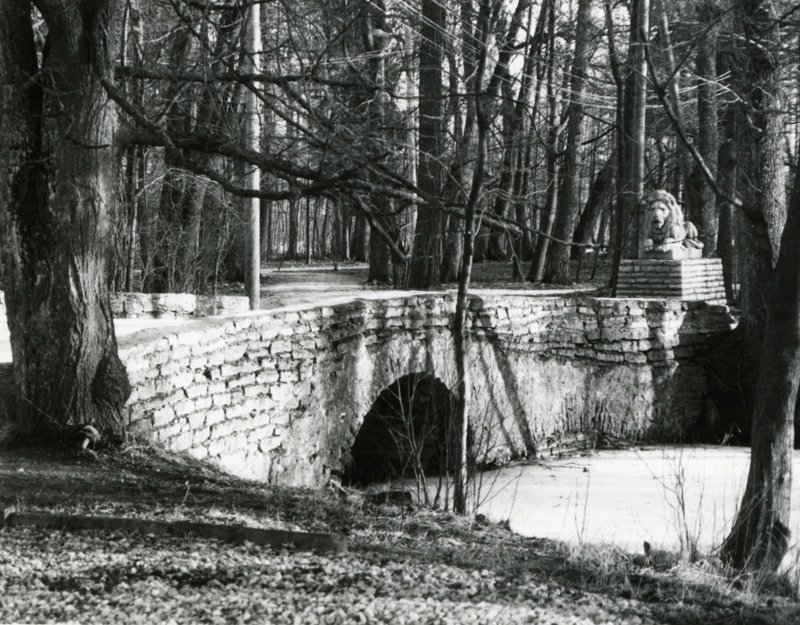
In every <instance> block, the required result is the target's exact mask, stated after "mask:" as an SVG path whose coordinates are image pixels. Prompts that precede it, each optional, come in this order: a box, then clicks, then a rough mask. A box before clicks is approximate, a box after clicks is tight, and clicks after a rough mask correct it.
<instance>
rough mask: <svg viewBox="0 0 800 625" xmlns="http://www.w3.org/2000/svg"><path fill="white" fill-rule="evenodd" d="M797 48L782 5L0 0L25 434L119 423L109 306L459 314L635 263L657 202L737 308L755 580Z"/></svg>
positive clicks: (4, 232)
mask: <svg viewBox="0 0 800 625" xmlns="http://www.w3.org/2000/svg"><path fill="white" fill-rule="evenodd" d="M257 9H260V10H257ZM798 26H800V7H798V5H797V4H796V2H795V1H793V0H677V1H671V2H667V1H666V0H628V1H612V0H504V1H501V0H418V1H417V2H411V1H410V0H240V1H237V0H69V1H68V0H34V1H32V2H29V1H24V0H0V139H2V140H0V165H2V168H3V169H2V175H0V243H1V244H2V254H1V260H2V263H1V264H2V285H3V289H4V291H5V296H6V302H7V307H8V319H9V326H10V331H11V342H12V350H13V357H14V363H15V375H16V379H17V388H18V391H19V395H20V397H21V398H23V399H22V401H21V402H20V414H21V417H20V418H21V419H22V420H28V421H30V422H42V421H54V422H58V423H77V422H91V423H97V424H99V425H102V426H104V427H107V428H112V429H113V428H116V429H119V428H121V427H123V425H124V424H122V422H121V415H122V407H123V405H124V403H125V400H126V398H127V396H128V394H129V392H130V387H129V384H128V382H127V377H126V374H125V370H124V367H123V366H122V364H121V363H120V361H119V358H118V356H117V353H116V341H115V337H114V329H113V324H112V316H111V313H110V306H109V298H108V295H109V292H110V291H111V290H144V291H147V292H167V291H182V292H207V291H214V290H215V289H216V288H217V285H218V284H219V283H220V282H227V281H231V280H241V279H243V278H244V277H245V274H246V273H248V271H249V273H250V276H251V277H252V275H253V270H252V269H250V270H248V269H247V268H248V258H250V259H253V258H257V255H258V252H259V251H260V254H261V256H262V258H266V259H276V258H281V259H283V258H286V259H299V260H302V259H306V260H310V259H311V258H333V259H336V260H337V261H339V260H346V259H351V260H357V261H367V262H368V263H369V279H370V280H371V281H374V282H390V281H391V280H392V278H393V276H394V275H397V276H400V278H399V281H398V282H399V283H398V284H397V285H398V286H408V287H413V288H429V287H436V286H438V285H440V284H442V283H447V282H454V281H456V280H457V279H458V278H459V276H461V278H462V281H461V287H462V288H461V292H462V293H461V294H462V295H463V292H464V291H465V290H466V287H467V286H468V276H469V271H470V267H471V263H472V262H481V261H483V260H505V261H511V262H509V272H510V276H514V277H516V278H519V279H521V280H528V281H530V282H546V283H552V284H565V285H566V284H570V283H571V282H572V281H573V280H574V279H575V278H576V276H575V275H574V272H573V269H572V268H574V264H573V265H571V264H570V261H571V260H575V259H580V260H583V259H584V257H585V256H587V255H589V254H591V255H592V257H593V258H598V257H600V256H603V257H607V258H609V259H613V260H614V262H615V266H616V264H618V262H619V259H620V258H623V257H630V256H632V255H635V253H636V248H637V246H638V241H639V234H638V231H639V221H638V217H639V214H640V212H641V211H640V207H641V204H642V198H643V194H644V193H645V192H646V191H647V190H654V189H662V188H663V189H666V190H668V191H670V192H671V193H672V194H673V195H675V197H676V198H678V200H679V201H680V203H681V204H682V206H683V211H684V214H685V215H686V216H687V218H688V219H691V220H692V221H693V222H694V223H695V224H696V225H697V226H698V229H699V231H700V234H701V237H702V240H703V242H704V244H705V247H704V248H703V250H704V254H705V255H707V256H719V257H721V258H722V260H723V264H724V268H725V281H726V289H727V292H728V295H729V299H730V301H731V302H734V301H735V302H737V303H738V305H739V308H740V311H741V318H742V321H741V324H740V328H739V331H738V333H739V338H738V343H737V346H738V347H737V349H738V351H737V362H739V363H741V367H740V370H741V371H746V372H747V376H746V377H747V378H748V379H749V380H751V381H750V382H749V386H748V393H749V394H748V397H750V400H749V402H748V404H747V410H749V411H751V412H752V413H753V415H754V418H753V432H752V438H753V445H754V448H756V447H757V446H760V447H759V449H761V452H759V454H754V458H755V457H758V458H761V459H762V460H763V462H761V461H759V462H761V463H759V462H756V461H754V463H753V466H754V467H755V468H753V469H751V475H750V480H749V482H748V494H746V496H745V505H744V507H743V510H745V511H746V513H743V514H741V515H740V522H739V523H737V526H736V529H735V531H734V533H733V534H732V536H731V539H730V541H729V545H730V553H731V554H732V557H733V558H734V559H735V561H736V562H737V563H739V564H742V565H743V564H744V563H745V562H750V563H751V564H752V563H754V566H756V568H758V567H761V566H765V567H773V568H774V566H776V565H775V561H776V558H777V559H778V561H779V559H780V558H779V556H782V553H780V549H781V545H783V543H785V542H786V537H785V535H784V533H782V531H783V529H785V527H786V523H785V520H786V519H785V515H786V514H788V497H789V490H788V489H789V485H790V483H791V480H790V479H789V478H790V473H789V469H788V468H787V466H786V465H787V462H788V461H787V454H790V453H791V448H792V424H793V418H794V413H795V398H796V394H797V382H798V374H797V372H798V371H799V370H800V327H798V326H799V325H800V301H799V300H800V286H799V285H798V277H797V276H798V275H800V252H798V249H800V248H798V238H799V237H800V232H798V230H799V229H800V225H798V224H797V223H796V222H797V221H798V220H799V219H800V215H797V214H796V213H797V211H798V210H800V190H798V187H800V185H799V184H798V176H797V175H796V172H797V166H798V153H800V132H798V130H799V128H800V72H798V64H799V63H800V38H798V32H800V28H798ZM258 27H260V28H258ZM259 174H260V175H259ZM793 187H794V191H793V192H792V188H793ZM787 218H788V221H787ZM251 224H259V225H254V226H252V227H254V228H256V229H257V236H252V234H251V235H250V236H248V226H250V225H251ZM785 224H786V228H785V229H784V225H785ZM782 236H783V244H782V239H781V237H782ZM245 240H249V241H250V243H251V244H250V245H249V246H247V247H246V246H245ZM254 247H255V248H256V249H255V250H254V249H253V248H254ZM246 249H247V250H249V252H245V250H246ZM393 263H402V264H404V265H405V266H406V269H407V270H406V271H403V272H392V270H391V267H392V264H393ZM578 266H579V267H580V264H579V265H578ZM615 276H616V272H614V274H613V275H612V279H611V280H612V284H611V285H610V286H611V288H612V289H613V288H614V286H615ZM251 284H252V281H251ZM463 312H464V311H463V310H462V311H461V313H463ZM457 317H458V318H460V316H459V315H457ZM458 318H457V320H456V323H457V324H458ZM759 368H760V370H761V375H762V378H761V379H762V383H760V384H753V382H752V381H753V380H755V379H756V377H755V376H754V375H753V371H757V370H759ZM735 383H739V384H746V382H743V381H742V380H739V381H738V382H735ZM754 528H757V530H756V529H754ZM782 528H783V529H782ZM754 537H761V539H763V540H761V542H758V540H756V538H754ZM754 541H755V542H754Z"/></svg>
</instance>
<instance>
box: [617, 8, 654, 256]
mask: <svg viewBox="0 0 800 625" xmlns="http://www.w3.org/2000/svg"><path fill="white" fill-rule="evenodd" d="M649 27H650V0H634V1H633V2H632V3H631V30H630V47H629V49H628V63H627V65H628V69H627V71H628V75H627V78H626V80H625V96H624V98H625V99H624V114H623V130H624V132H623V137H624V141H623V149H622V155H623V180H622V188H621V189H619V190H618V192H621V193H622V202H623V207H624V214H623V221H624V224H623V225H624V228H625V237H624V240H623V244H622V245H623V253H624V254H625V256H626V257H627V258H637V257H638V255H639V245H640V240H639V237H640V234H639V233H640V224H639V220H640V207H641V202H642V195H643V193H644V151H645V145H644V144H645V121H646V118H645V112H646V111H645V104H646V101H647V59H646V57H645V49H644V48H645V46H646V45H647V42H646V41H645V40H644V39H643V38H644V37H646V36H647V33H648V31H649Z"/></svg>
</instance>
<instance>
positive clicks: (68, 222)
mask: <svg viewBox="0 0 800 625" xmlns="http://www.w3.org/2000/svg"><path fill="white" fill-rule="evenodd" d="M36 6H37V8H38V9H39V10H40V12H41V14H42V16H43V18H44V20H45V21H46V23H47V28H48V42H47V47H46V50H45V51H44V54H43V56H42V58H41V67H40V66H39V61H38V60H37V54H36V53H37V51H36V48H35V43H34V36H33V31H32V27H31V19H32V15H31V11H32V5H31V4H29V3H13V4H12V3H9V2H3V3H0V84H3V85H4V87H3V89H2V90H0V109H2V110H3V115H2V116H0V136H2V137H3V138H4V140H3V142H1V143H0V162H1V163H3V164H4V166H5V168H6V174H7V175H4V176H0V233H1V234H2V272H3V283H4V287H5V295H6V305H7V314H8V323H9V330H10V334H11V349H12V353H13V358H14V375H15V379H16V386H17V391H18V395H19V410H18V418H19V419H20V420H21V423H22V424H23V425H24V426H29V427H37V426H52V425H55V426H63V425H65V424H70V423H93V424H95V425H96V426H97V427H98V428H101V429H112V430H115V431H121V430H122V429H123V428H124V422H123V416H122V414H123V413H122V410H123V406H124V404H125V401H126V400H127V398H128V395H129V394H130V385H129V383H128V377H127V373H126V371H125V367H124V366H123V364H122V363H121V361H120V359H119V357H118V355H117V347H116V338H115V335H114V325H113V319H112V316H111V307H110V303H109V276H110V266H109V265H110V260H111V256H112V245H113V226H114V223H115V219H116V218H117V207H116V205H115V196H114V189H115V185H116V183H117V171H116V164H117V154H116V152H115V133H116V130H117V116H116V110H115V107H114V106H113V105H112V103H111V102H110V101H109V99H108V97H107V96H106V94H105V92H104V90H103V87H102V85H101V79H103V78H106V79H108V78H110V77H111V76H112V75H113V74H112V72H113V62H114V61H115V59H116V50H117V43H118V41H119V37H118V33H117V32H116V30H115V27H116V25H117V24H118V19H117V18H118V15H117V9H118V8H119V3H118V2H116V1H114V0H104V1H95V2H86V1H82V2H72V3H66V2H61V1H57V0H51V1H44V0H42V1H40V2H37V3H36ZM40 70H41V71H40ZM37 72H38V73H37ZM34 77H35V78H34Z"/></svg>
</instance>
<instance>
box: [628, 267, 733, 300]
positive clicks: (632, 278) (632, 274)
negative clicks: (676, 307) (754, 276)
mask: <svg viewBox="0 0 800 625" xmlns="http://www.w3.org/2000/svg"><path fill="white" fill-rule="evenodd" d="M617 297H648V298H650V297H652V298H665V297H666V298H671V299H680V300H688V301H697V300H703V301H706V302H708V303H709V304H725V303H726V300H725V284H724V282H723V278H722V261H721V260H720V259H719V258H689V259H684V260H652V259H638V260H623V261H622V263H621V264H620V268H619V282H618V284H617Z"/></svg>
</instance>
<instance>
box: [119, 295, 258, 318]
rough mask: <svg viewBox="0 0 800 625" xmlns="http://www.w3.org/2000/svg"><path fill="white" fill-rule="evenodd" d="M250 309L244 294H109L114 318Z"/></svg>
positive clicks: (222, 313)
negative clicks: (241, 295) (242, 295)
mask: <svg viewBox="0 0 800 625" xmlns="http://www.w3.org/2000/svg"><path fill="white" fill-rule="evenodd" d="M248 309H249V300H248V299H247V298H246V297H238V296H231V295H217V296H216V297H214V296H212V295H191V294H189V293H112V294H111V312H112V313H113V314H114V318H115V319H137V318H142V317H151V318H156V319H182V318H185V317H186V318H188V317H208V316H211V315H234V314H236V313H240V312H245V311H246V310H248Z"/></svg>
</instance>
